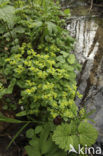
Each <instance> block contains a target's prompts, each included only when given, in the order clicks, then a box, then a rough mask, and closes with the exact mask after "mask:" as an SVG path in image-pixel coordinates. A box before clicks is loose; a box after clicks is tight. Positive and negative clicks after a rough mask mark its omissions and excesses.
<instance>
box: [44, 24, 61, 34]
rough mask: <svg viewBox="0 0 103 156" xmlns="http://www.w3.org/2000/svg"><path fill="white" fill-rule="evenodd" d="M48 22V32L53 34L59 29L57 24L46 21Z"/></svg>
mask: <svg viewBox="0 0 103 156" xmlns="http://www.w3.org/2000/svg"><path fill="white" fill-rule="evenodd" d="M46 24H47V29H48V32H49V33H50V34H52V33H53V32H54V33H56V32H57V31H58V29H57V26H56V24H54V23H52V22H46Z"/></svg>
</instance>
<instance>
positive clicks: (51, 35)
mask: <svg viewBox="0 0 103 156" xmlns="http://www.w3.org/2000/svg"><path fill="white" fill-rule="evenodd" d="M69 13H70V11H69V10H68V9H66V10H65V11H64V12H63V11H61V9H60V6H59V4H56V3H54V2H53V1H52V0H51V1H47V0H42V1H41V0H40V1H39V0H38V1H33V0H32V1H31V0H29V1H21V0H19V1H16V2H12V1H5V2H4V1H3V2H2V3H1V4H0V26H1V27H0V34H1V37H0V42H1V47H0V50H1V53H0V76H1V79H0V99H1V100H2V101H3V103H4V106H3V108H4V109H7V110H12V111H15V112H16V118H18V117H22V116H26V119H27V121H26V124H25V125H24V126H23V127H22V128H21V129H20V131H19V132H18V133H17V134H16V135H15V137H14V139H13V140H12V142H13V141H14V140H15V139H16V137H17V136H18V134H19V133H20V132H21V131H22V130H23V129H24V128H25V127H26V126H27V125H28V122H30V123H31V122H32V123H35V124H34V128H33V129H29V130H28V131H27V138H29V139H30V140H29V145H27V146H26V147H25V149H26V151H27V153H28V155H29V156H32V155H33V154H34V153H35V155H36V156H42V155H45V156H60V155H61V156H64V155H67V150H69V149H70V144H73V145H74V146H75V148H77V144H78V143H79V144H81V145H82V146H84V144H85V143H86V144H87V145H88V146H91V145H92V144H94V143H95V141H96V138H97V131H96V130H95V129H94V128H93V126H92V125H91V124H89V123H88V122H87V121H85V120H87V114H86V112H85V110H84V109H81V110H79V109H78V107H77V105H76V104H75V97H79V98H81V97H82V95H81V94H80V93H79V92H78V91H77V84H76V72H75V71H76V70H78V69H80V65H79V64H78V62H77V60H76V58H75V55H74V54H73V53H72V52H71V51H72V50H73V43H74V39H73V38H72V37H70V36H69V34H68V31H67V30H66V29H65V19H66V15H67V14H69ZM1 15H2V16H1ZM7 15H8V16H7ZM2 24H3V26H2ZM6 119H7V118H4V120H6ZM34 119H35V120H34ZM1 121H3V117H2V118H1ZM16 121H17V120H13V121H12V120H10V119H8V120H7V122H16ZM34 121H36V122H34ZM18 123H19V121H18ZM57 125H59V126H57ZM38 126H39V127H38ZM28 128H29V127H28ZM64 130H65V133H64ZM87 131H88V135H87V134H86V133H87ZM63 133H64V134H65V135H64V134H63ZM12 142H11V143H12ZM11 143H10V145H11ZM58 146H59V147H58Z"/></svg>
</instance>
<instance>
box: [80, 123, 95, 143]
mask: <svg viewBox="0 0 103 156" xmlns="http://www.w3.org/2000/svg"><path fill="white" fill-rule="evenodd" d="M78 131H79V133H80V136H79V138H80V143H81V144H82V145H84V146H85V145H87V146H91V145H93V144H94V143H95V141H96V139H97V136H98V133H97V130H96V129H95V128H94V127H93V126H92V125H91V124H90V123H88V122H81V123H80V125H79V127H78Z"/></svg>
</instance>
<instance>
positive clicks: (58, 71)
mask: <svg viewBox="0 0 103 156" xmlns="http://www.w3.org/2000/svg"><path fill="white" fill-rule="evenodd" d="M42 47H43V45H41V46H39V49H42ZM45 51H46V53H44V52H42V51H41V53H37V52H35V51H34V50H33V49H32V47H31V45H30V44H27V45H26V44H25V43H24V44H23V45H22V47H21V48H20V49H19V51H18V53H16V54H13V55H12V56H11V57H10V58H7V59H6V60H5V61H6V62H8V64H9V68H10V70H11V71H13V72H14V77H17V78H19V79H20V80H21V81H22V91H21V96H22V98H21V99H20V100H19V103H20V104H22V105H24V108H26V104H27V103H29V105H28V106H29V107H30V108H35V109H39V107H40V106H43V107H46V109H47V110H48V111H49V112H50V114H51V115H52V117H53V118H55V117H56V116H58V115H60V116H61V117H62V118H64V119H65V120H67V119H68V118H75V116H76V115H77V107H76V105H75V103H74V98H75V96H76V90H77V87H76V83H75V82H73V83H72V81H71V80H70V79H69V78H70V73H69V72H68V70H67V69H66V68H63V65H62V66H56V65H57V62H58V61H57V60H56V58H57V56H56V55H58V53H59V52H60V49H59V48H58V47H57V46H55V45H54V44H53V45H51V46H50V47H46V48H45ZM65 59H66V58H65ZM7 68H8V66H7ZM17 84H18V85H19V84H20V82H18V83H17ZM20 87H21V84H20ZM77 94H78V96H79V97H80V95H79V93H78V92H77Z"/></svg>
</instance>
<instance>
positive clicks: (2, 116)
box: [0, 114, 24, 123]
mask: <svg viewBox="0 0 103 156" xmlns="http://www.w3.org/2000/svg"><path fill="white" fill-rule="evenodd" d="M0 122H7V123H23V122H24V121H20V120H17V119H12V118H8V117H5V116H4V115H2V114H0Z"/></svg>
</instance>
